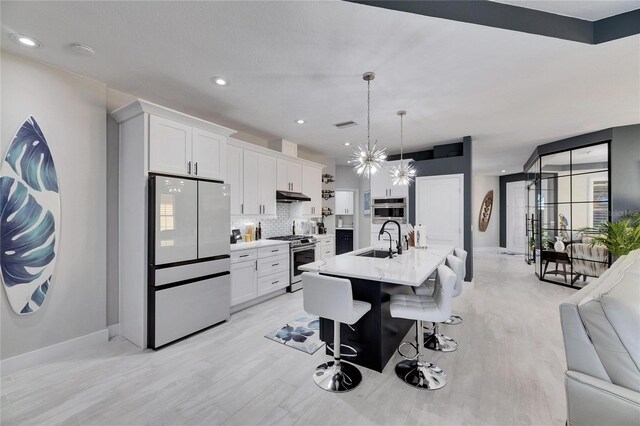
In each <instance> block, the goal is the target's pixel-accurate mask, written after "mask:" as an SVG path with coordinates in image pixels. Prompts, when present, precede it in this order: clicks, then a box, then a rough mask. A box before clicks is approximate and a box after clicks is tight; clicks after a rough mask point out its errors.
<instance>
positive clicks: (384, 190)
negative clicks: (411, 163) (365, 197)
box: [371, 160, 409, 199]
mask: <svg viewBox="0 0 640 426" xmlns="http://www.w3.org/2000/svg"><path fill="white" fill-rule="evenodd" d="M405 161H406V160H405ZM397 164H398V162H397V161H389V162H387V163H385V164H384V166H382V169H381V170H378V172H377V173H376V174H374V175H372V176H371V198H372V199H373V198H407V197H408V196H409V186H408V185H394V184H393V180H392V179H391V169H392V168H393V167H394V166H396V165H397Z"/></svg>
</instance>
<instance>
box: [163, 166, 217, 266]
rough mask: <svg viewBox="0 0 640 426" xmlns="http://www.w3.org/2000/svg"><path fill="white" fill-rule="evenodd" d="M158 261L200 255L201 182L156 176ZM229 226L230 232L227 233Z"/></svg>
mask: <svg viewBox="0 0 640 426" xmlns="http://www.w3.org/2000/svg"><path fill="white" fill-rule="evenodd" d="M155 179H156V180H155V182H156V190H155V192H156V200H155V209H156V212H155V219H156V235H155V239H156V244H155V249H156V256H155V264H156V265H162V264H165V263H174V262H181V261H184V260H192V259H196V258H197V257H198V182H197V181H195V180H192V179H181V178H170V177H163V176H157V177H156V178H155ZM228 232H229V231H228V228H227V234H228Z"/></svg>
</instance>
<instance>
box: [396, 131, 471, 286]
mask: <svg viewBox="0 0 640 426" xmlns="http://www.w3.org/2000/svg"><path fill="white" fill-rule="evenodd" d="M409 155H411V154H408V155H407V156H409ZM413 165H414V166H415V168H416V176H439V175H453V174H459V173H462V174H464V228H465V229H464V249H465V250H466V251H467V253H468V256H467V276H466V277H465V280H466V281H470V280H471V279H472V278H473V213H472V209H473V205H472V203H473V174H472V170H473V168H472V146H471V137H470V136H465V137H464V138H463V155H462V156H459V157H447V158H435V159H433V160H422V161H414V162H413ZM415 200H416V186H415V182H414V183H412V184H411V185H410V186H409V222H411V223H412V224H414V225H415V223H416V213H415V212H416V201H415Z"/></svg>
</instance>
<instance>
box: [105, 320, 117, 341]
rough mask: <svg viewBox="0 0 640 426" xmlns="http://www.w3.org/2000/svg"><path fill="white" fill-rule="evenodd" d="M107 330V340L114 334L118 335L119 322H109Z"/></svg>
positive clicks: (114, 335)
mask: <svg viewBox="0 0 640 426" xmlns="http://www.w3.org/2000/svg"><path fill="white" fill-rule="evenodd" d="M107 330H109V340H111V339H113V338H114V337H116V336H119V335H120V323H116V324H111V325H110V326H108V327H107Z"/></svg>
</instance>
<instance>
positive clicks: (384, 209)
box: [371, 204, 407, 223]
mask: <svg viewBox="0 0 640 426" xmlns="http://www.w3.org/2000/svg"><path fill="white" fill-rule="evenodd" d="M371 209H372V210H373V223H384V222H385V221H387V220H397V221H398V222H400V223H407V205H406V204H379V205H373V206H371Z"/></svg>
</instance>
